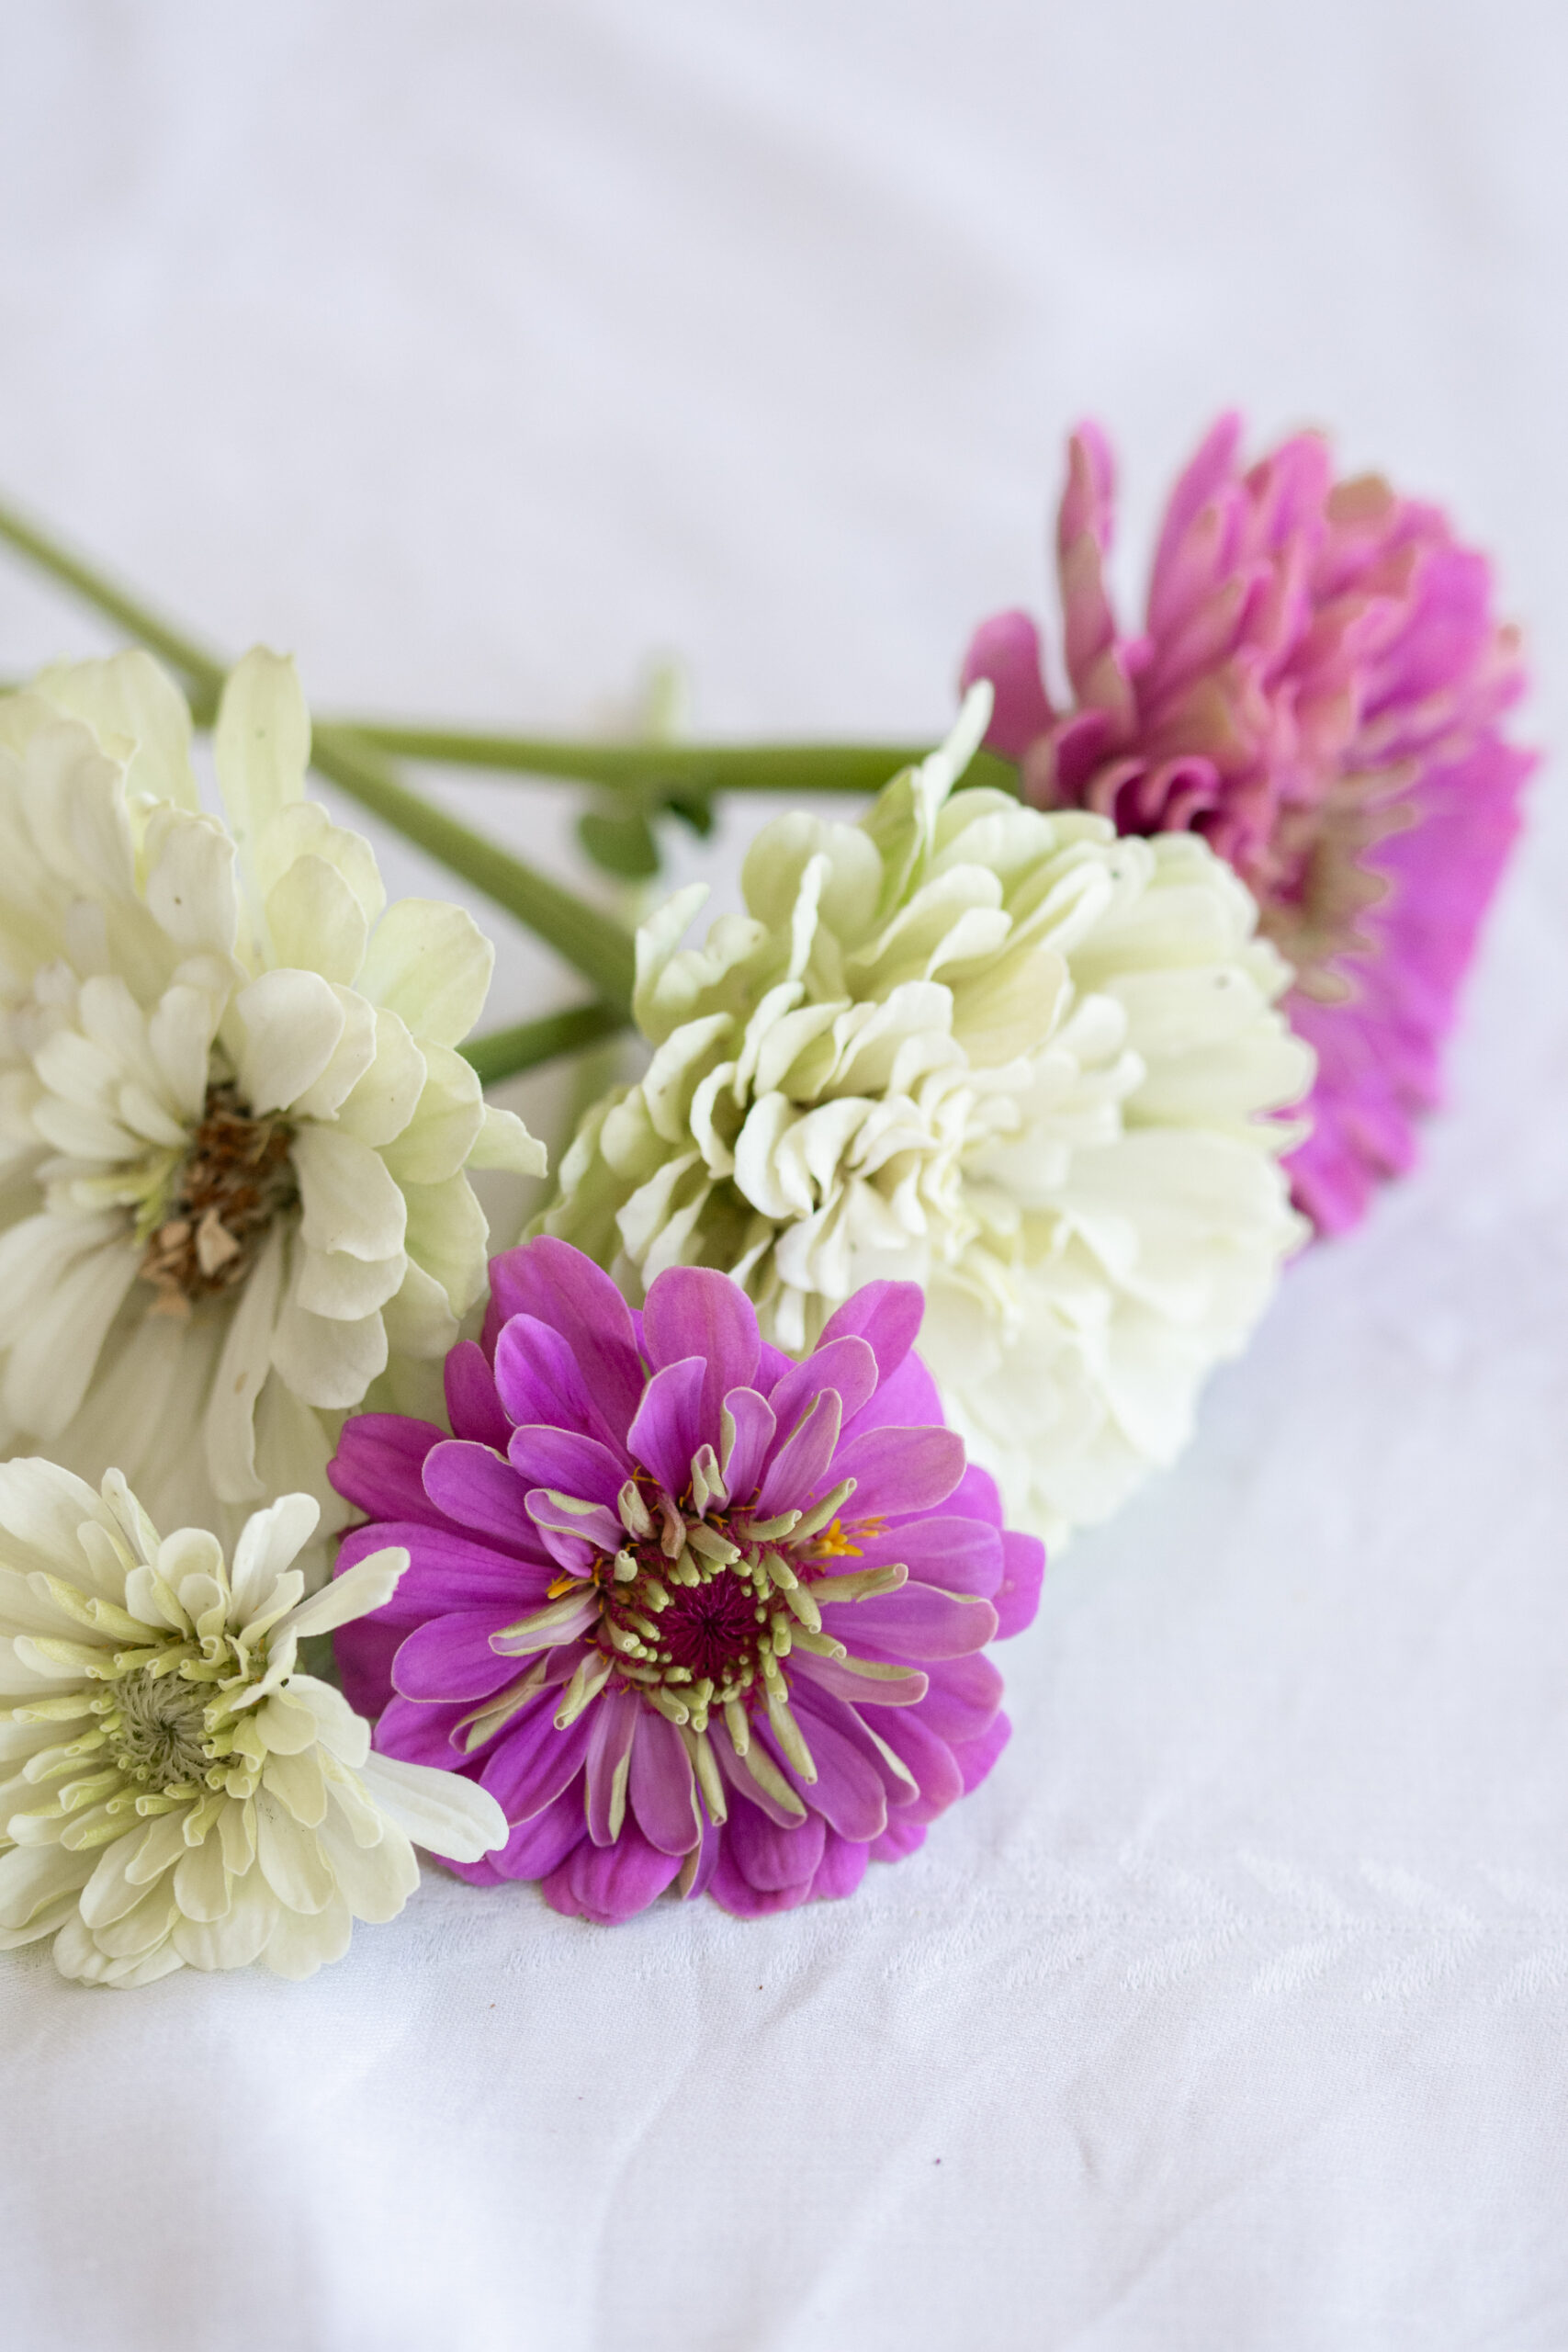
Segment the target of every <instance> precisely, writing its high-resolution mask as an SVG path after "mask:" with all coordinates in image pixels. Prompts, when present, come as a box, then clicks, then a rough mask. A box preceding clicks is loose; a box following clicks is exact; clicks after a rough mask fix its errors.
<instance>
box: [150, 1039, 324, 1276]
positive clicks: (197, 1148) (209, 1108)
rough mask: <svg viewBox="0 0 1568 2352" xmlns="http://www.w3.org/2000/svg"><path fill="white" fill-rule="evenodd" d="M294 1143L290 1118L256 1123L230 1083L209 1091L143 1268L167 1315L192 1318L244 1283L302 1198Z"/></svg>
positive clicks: (215, 1084) (219, 1083)
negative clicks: (201, 1306) (196, 1305)
mask: <svg viewBox="0 0 1568 2352" xmlns="http://www.w3.org/2000/svg"><path fill="white" fill-rule="evenodd" d="M293 1139H294V1130H293V1128H292V1127H291V1126H290V1125H288V1121H287V1120H286V1119H280V1118H278V1117H276V1116H275V1115H268V1116H266V1117H264V1118H257V1117H255V1116H254V1115H253V1114H252V1112H251V1110H250V1109H249V1106H248V1105H247V1104H245V1103H243V1102H242V1101H241V1100H240V1094H239V1089H238V1088H237V1087H236V1085H235V1083H234V1081H233V1080H232V1079H221V1080H214V1081H213V1083H212V1084H211V1085H210V1086H209V1088H208V1090H207V1101H206V1103H205V1105H204V1107H203V1110H202V1115H201V1120H200V1123H199V1125H197V1127H196V1129H195V1130H194V1132H193V1134H192V1136H191V1139H190V1148H189V1149H188V1151H187V1152H186V1156H185V1159H183V1160H182V1161H181V1163H180V1165H179V1167H178V1168H177V1169H176V1170H175V1175H174V1178H173V1180H172V1182H171V1184H170V1187H169V1191H168V1193H167V1196H166V1200H165V1203H164V1206H163V1208H162V1211H161V1214H160V1216H159V1217H158V1221H157V1223H156V1224H155V1225H154V1226H153V1227H152V1231H151V1232H150V1234H149V1235H148V1238H147V1247H146V1250H145V1253H144V1255H143V1257H142V1260H141V1269H140V1271H141V1279H142V1281H143V1282H145V1283H152V1287H153V1289H154V1290H156V1291H157V1292H158V1293H159V1294H160V1305H161V1306H163V1308H164V1311H166V1312H169V1313H173V1314H182V1313H187V1312H188V1311H189V1308H190V1306H191V1304H192V1302H193V1301H195V1300H197V1299H203V1298H212V1297H216V1296H217V1295H218V1294H219V1293H220V1292H222V1291H226V1290H233V1289H235V1288H237V1287H238V1285H239V1284H240V1283H243V1281H244V1280H245V1277H246V1276H247V1275H248V1274H249V1272H250V1271H251V1268H252V1267H253V1266H254V1263H255V1261H256V1259H257V1257H258V1255H259V1254H260V1251H261V1247H262V1244H263V1242H264V1241H265V1238H266V1236H267V1232H268V1230H269V1228H270V1227H271V1226H272V1223H273V1220H274V1219H275V1218H276V1216H279V1215H280V1214H281V1213H282V1212H283V1211H284V1210H285V1209H288V1208H291V1207H292V1206H293V1205H294V1204H295V1202H296V1201H297V1200H298V1199H299V1185H298V1182H297V1181H296V1178H295V1173H294V1164H293V1161H292V1160H291V1159H290V1158H289V1147H290V1145H291V1144H292V1142H293ZM155 1311H156V1310H155Z"/></svg>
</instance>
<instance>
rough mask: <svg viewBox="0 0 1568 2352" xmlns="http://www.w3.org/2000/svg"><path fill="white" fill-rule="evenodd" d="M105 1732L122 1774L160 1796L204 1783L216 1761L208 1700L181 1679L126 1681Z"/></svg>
mask: <svg viewBox="0 0 1568 2352" xmlns="http://www.w3.org/2000/svg"><path fill="white" fill-rule="evenodd" d="M104 1728H105V1730H106V1731H107V1734H108V1737H109V1743H110V1746H111V1747H112V1748H113V1749H114V1751H115V1755H116V1758H117V1760H118V1764H119V1768H120V1770H121V1771H122V1772H124V1773H126V1774H127V1775H128V1776H129V1777H130V1779H131V1780H133V1781H141V1782H142V1783H143V1784H144V1785H145V1786H146V1787H147V1788H149V1789H152V1790H154V1791H156V1790H162V1789H167V1788H172V1787H175V1785H179V1784H185V1783H188V1782H189V1781H199V1780H200V1779H201V1778H202V1777H203V1775H204V1774H205V1772H206V1770H207V1768H208V1765H209V1763H210V1761H211V1760H212V1759H211V1755H210V1752H209V1746H208V1740H207V1724H206V1700H205V1698H204V1696H203V1694H202V1692H201V1691H199V1690H197V1689H194V1688H193V1687H192V1685H191V1684H190V1683H189V1682H186V1681H185V1680H184V1679H182V1678H181V1677H180V1676H179V1675H178V1674H154V1673H153V1672H152V1670H151V1668H147V1667H141V1668H138V1669H137V1670H136V1671H135V1672H134V1673H131V1674H125V1675H121V1676H120V1678H119V1679H118V1681H117V1682H116V1683H115V1685H114V1695H113V1709H112V1712H111V1713H110V1715H109V1718H108V1720H107V1723H106V1724H105V1726H104Z"/></svg>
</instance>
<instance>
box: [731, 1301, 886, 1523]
mask: <svg viewBox="0 0 1568 2352" xmlns="http://www.w3.org/2000/svg"><path fill="white" fill-rule="evenodd" d="M851 1344H858V1343H851ZM866 1352H867V1353H868V1354H869V1353H870V1351H869V1349H868V1350H867V1351H866ZM839 1428H840V1404H839V1392H838V1390H837V1389H836V1388H824V1389H822V1390H821V1391H820V1393H819V1394H818V1397H817V1399H816V1402H815V1403H814V1404H813V1405H812V1407H811V1408H810V1410H809V1412H808V1413H807V1416H806V1418H805V1419H804V1420H802V1421H799V1422H797V1423H796V1425H795V1434H794V1436H793V1437H790V1438H786V1440H785V1441H784V1444H783V1445H781V1446H780V1447H779V1449H778V1451H777V1453H775V1454H774V1455H773V1460H772V1461H771V1462H770V1463H769V1464H768V1469H767V1475H766V1476H765V1477H764V1478H763V1480H762V1483H761V1487H760V1488H759V1489H758V1494H757V1509H758V1510H759V1511H761V1513H762V1514H763V1516H764V1517H767V1516H769V1515H770V1514H771V1513H773V1512H774V1511H780V1510H803V1509H804V1508H805V1506H806V1504H807V1502H809V1501H810V1500H811V1499H812V1498H813V1497H814V1496H816V1495H818V1494H819V1493H820V1492H821V1491H822V1489H823V1488H824V1487H828V1486H829V1485H832V1484H836V1483H837V1481H836V1480H833V1479H830V1478H829V1467H830V1466H831V1465H832V1464H833V1456H834V1454H835V1453H837V1451H838V1446H839ZM841 1475H842V1473H841V1472H840V1476H841Z"/></svg>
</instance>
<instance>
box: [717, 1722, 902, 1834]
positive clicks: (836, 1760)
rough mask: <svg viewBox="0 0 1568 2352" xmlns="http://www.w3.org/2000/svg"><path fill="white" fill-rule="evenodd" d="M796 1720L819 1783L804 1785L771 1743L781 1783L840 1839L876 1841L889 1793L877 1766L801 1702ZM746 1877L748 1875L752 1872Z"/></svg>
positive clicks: (880, 1831) (884, 1815)
mask: <svg viewBox="0 0 1568 2352" xmlns="http://www.w3.org/2000/svg"><path fill="white" fill-rule="evenodd" d="M798 1720H799V1723H800V1727H801V1730H802V1731H803V1732H804V1734H805V1736H806V1744H807V1747H809V1748H810V1750H811V1760H812V1762H813V1763H814V1764H815V1765H816V1767H817V1778H816V1780H815V1781H805V1780H803V1779H802V1778H801V1776H800V1774H799V1773H797V1772H796V1771H795V1769H794V1767H793V1766H792V1765H790V1764H788V1763H787V1762H786V1761H785V1759H784V1754H783V1751H782V1750H781V1749H780V1748H779V1747H778V1746H777V1744H776V1742H771V1743H770V1744H771V1745H772V1746H773V1758H774V1761H775V1762H776V1763H777V1764H778V1766H779V1768H780V1770H782V1771H783V1773H784V1777H785V1779H786V1780H788V1781H790V1782H791V1783H792V1784H793V1786H794V1787H795V1789H796V1790H798V1792H799V1793H800V1795H801V1796H802V1797H803V1798H804V1799H805V1801H806V1803H807V1804H808V1805H810V1806H811V1807H812V1809H813V1811H814V1812H817V1813H819V1814H820V1815H822V1818H823V1819H824V1820H825V1821H826V1822H827V1823H828V1824H829V1827H830V1828H833V1829H836V1830H837V1831H838V1833H839V1835H840V1838H859V1839H860V1840H861V1841H862V1842H864V1841H865V1840H866V1839H867V1838H878V1837H880V1836H881V1834H882V1832H883V1830H884V1829H886V1826H887V1791H886V1785H885V1784H884V1781H883V1778H882V1775H881V1773H880V1772H879V1771H878V1770H877V1769H876V1767H875V1765H874V1764H873V1763H871V1762H870V1761H869V1760H868V1759H867V1758H866V1757H864V1756H863V1755H862V1753H861V1751H860V1749H859V1748H858V1747H853V1746H852V1744H851V1743H850V1741H849V1740H847V1739H845V1738H844V1737H843V1736H842V1734H841V1733H840V1732H838V1731H836V1730H835V1729H834V1728H833V1725H832V1724H829V1722H827V1721H826V1720H825V1718H824V1717H823V1716H821V1715H819V1714H818V1715H812V1714H811V1713H810V1712H809V1708H808V1706H807V1703H806V1702H805V1701H804V1699H803V1701H802V1704H801V1711H800V1715H799V1718H798ZM751 1736H752V1737H753V1738H754V1739H755V1738H756V1737H757V1736H759V1734H758V1732H756V1731H753V1733H752V1735H751ZM779 1834H780V1835H787V1834H789V1833H787V1832H781V1833H779ZM747 1875H748V1876H750V1875H751V1873H750V1871H748V1873H747Z"/></svg>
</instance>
